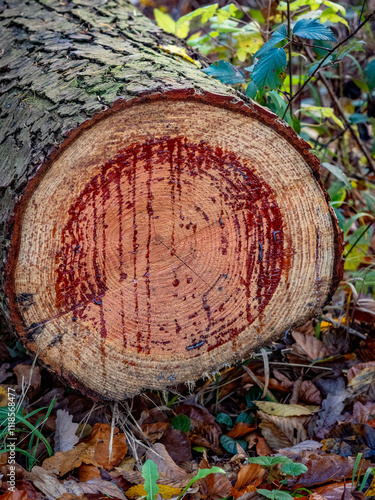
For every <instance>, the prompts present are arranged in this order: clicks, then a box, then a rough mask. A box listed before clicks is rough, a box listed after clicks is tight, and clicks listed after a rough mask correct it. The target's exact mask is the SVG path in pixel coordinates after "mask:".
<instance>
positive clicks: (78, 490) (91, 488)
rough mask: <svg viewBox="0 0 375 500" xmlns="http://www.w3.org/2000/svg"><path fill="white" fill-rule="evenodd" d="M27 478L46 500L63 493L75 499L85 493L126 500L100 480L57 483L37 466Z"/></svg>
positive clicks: (118, 491)
mask: <svg viewBox="0 0 375 500" xmlns="http://www.w3.org/2000/svg"><path fill="white" fill-rule="evenodd" d="M68 453H69V452H68ZM27 478H28V479H29V480H30V481H32V483H33V484H34V485H35V487H36V488H38V489H39V490H40V491H41V492H42V493H44V495H45V496H46V497H47V498H48V500H56V499H57V498H59V497H62V496H63V495H64V493H70V494H72V495H76V496H77V497H79V496H80V495H82V494H85V493H103V494H104V495H108V496H110V497H112V498H119V499H120V500H126V497H125V496H124V494H123V493H122V492H121V491H120V489H119V488H118V487H117V486H116V485H115V484H113V483H111V482H110V481H103V479H101V478H95V479H91V480H90V481H87V482H85V483H77V482H75V481H73V480H72V479H69V480H64V481H59V480H58V479H57V478H56V476H55V475H54V474H51V473H50V472H47V471H46V470H45V469H43V468H42V467H38V466H35V467H33V469H32V471H31V472H28V473H27Z"/></svg>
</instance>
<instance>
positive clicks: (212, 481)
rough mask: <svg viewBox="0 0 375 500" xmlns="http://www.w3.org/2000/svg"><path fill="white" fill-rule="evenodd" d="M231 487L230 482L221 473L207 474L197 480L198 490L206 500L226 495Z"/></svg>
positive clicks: (213, 499)
mask: <svg viewBox="0 0 375 500" xmlns="http://www.w3.org/2000/svg"><path fill="white" fill-rule="evenodd" d="M231 487H232V485H231V482H230V481H229V479H228V478H227V477H226V476H223V474H209V475H208V476H206V477H204V478H203V479H200V481H199V491H200V493H201V494H202V495H204V497H205V498H206V499H207V500H221V499H222V498H225V497H228V496H229V495H230V492H231Z"/></svg>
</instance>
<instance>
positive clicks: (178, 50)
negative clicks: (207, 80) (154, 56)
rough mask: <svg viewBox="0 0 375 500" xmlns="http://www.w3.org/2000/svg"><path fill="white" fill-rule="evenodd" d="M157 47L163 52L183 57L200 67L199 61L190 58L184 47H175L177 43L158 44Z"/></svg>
mask: <svg viewBox="0 0 375 500" xmlns="http://www.w3.org/2000/svg"><path fill="white" fill-rule="evenodd" d="M158 47H159V49H161V50H163V51H164V52H167V53H168V54H173V55H176V56H179V57H182V59H185V60H186V61H189V62H190V63H192V64H195V66H197V67H198V68H201V67H202V65H201V63H200V62H199V61H196V60H195V59H192V58H191V57H190V56H189V55H188V53H187V52H186V49H184V48H182V47H177V45H158Z"/></svg>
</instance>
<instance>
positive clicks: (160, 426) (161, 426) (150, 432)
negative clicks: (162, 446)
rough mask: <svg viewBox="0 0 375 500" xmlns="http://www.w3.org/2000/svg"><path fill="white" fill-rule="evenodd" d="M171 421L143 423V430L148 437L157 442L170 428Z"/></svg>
mask: <svg viewBox="0 0 375 500" xmlns="http://www.w3.org/2000/svg"><path fill="white" fill-rule="evenodd" d="M169 425H170V424H169V422H154V423H152V424H143V425H142V431H143V432H144V434H145V436H146V438H147V439H148V440H149V441H151V443H155V441H158V440H159V439H160V438H161V437H162V435H163V434H164V432H165V431H166V430H167V429H168V428H169Z"/></svg>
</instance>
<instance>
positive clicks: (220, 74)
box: [203, 61, 245, 84]
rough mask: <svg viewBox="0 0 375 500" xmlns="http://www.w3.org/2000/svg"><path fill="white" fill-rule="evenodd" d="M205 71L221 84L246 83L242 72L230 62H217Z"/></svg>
mask: <svg viewBox="0 0 375 500" xmlns="http://www.w3.org/2000/svg"><path fill="white" fill-rule="evenodd" d="M203 71H204V72H205V73H206V74H207V75H209V76H214V77H215V78H217V79H218V80H220V81H221V83H228V84H230V83H244V81H245V78H244V76H243V74H242V73H241V71H240V70H239V69H237V68H236V67H235V66H233V64H231V63H229V62H228V61H218V62H215V63H213V64H211V65H210V66H208V68H204V69H203Z"/></svg>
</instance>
